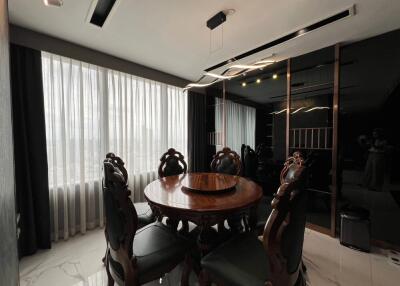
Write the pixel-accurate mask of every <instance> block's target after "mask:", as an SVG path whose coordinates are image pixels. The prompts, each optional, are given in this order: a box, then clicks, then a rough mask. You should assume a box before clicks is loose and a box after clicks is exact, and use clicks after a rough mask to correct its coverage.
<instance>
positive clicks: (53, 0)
mask: <svg viewBox="0 0 400 286" xmlns="http://www.w3.org/2000/svg"><path fill="white" fill-rule="evenodd" d="M43 3H44V5H46V6H53V7H61V6H62V5H63V4H64V3H63V0H43Z"/></svg>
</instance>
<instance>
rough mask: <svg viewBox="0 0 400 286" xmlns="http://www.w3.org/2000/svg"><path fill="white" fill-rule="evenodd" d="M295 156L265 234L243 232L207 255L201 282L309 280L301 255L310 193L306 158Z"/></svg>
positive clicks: (262, 285)
mask: <svg viewBox="0 0 400 286" xmlns="http://www.w3.org/2000/svg"><path fill="white" fill-rule="evenodd" d="M296 156H297V155H296ZM296 156H295V157H291V158H289V159H288V161H287V162H286V164H285V168H284V172H282V184H281V186H280V187H279V188H278V191H277V192H276V194H275V196H274V199H273V201H272V203H271V204H272V212H271V214H270V216H269V218H268V221H267V223H266V225H265V229H264V233H263V236H262V237H260V238H258V237H257V236H256V235H255V234H254V233H251V232H247V233H241V234H239V235H237V236H235V237H233V238H232V239H231V240H229V241H227V242H226V243H224V244H222V245H221V246H220V247H218V248H217V249H215V250H214V251H212V252H211V253H209V254H208V255H206V256H205V257H204V258H203V259H202V261H201V265H202V272H201V275H200V285H203V286H204V285H211V284H210V283H211V281H212V282H215V283H217V285H236V286H239V285H243V286H245V285H246V286H247V285H252V286H266V285H271V286H272V285H273V286H293V285H296V286H300V285H301V286H304V285H305V280H304V277H303V272H302V268H301V265H302V264H301V261H302V260H301V258H302V249H303V240H304V230H305V222H306V206H307V193H306V191H305V190H304V187H303V180H304V177H305V176H304V173H305V172H304V171H305V167H304V166H303V160H302V158H301V157H296Z"/></svg>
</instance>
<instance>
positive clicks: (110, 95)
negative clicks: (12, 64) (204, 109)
mask: <svg viewBox="0 0 400 286" xmlns="http://www.w3.org/2000/svg"><path fill="white" fill-rule="evenodd" d="M42 70H43V90H44V99H45V119H46V141H47V152H48V155H47V156H48V166H49V184H50V207H51V214H52V217H51V224H52V235H53V239H54V240H58V239H60V238H64V239H67V238H68V237H69V236H71V235H74V234H75V233H76V232H81V233H85V232H86V230H87V229H90V228H94V227H97V226H103V223H104V222H103V216H104V215H103V198H102V191H101V178H102V160H103V159H104V157H105V154H106V153H107V152H113V153H115V154H117V155H118V156H120V157H121V158H123V160H124V161H125V162H126V167H127V170H128V173H129V177H130V178H129V179H130V182H129V183H130V187H131V190H132V191H133V197H132V199H133V200H134V201H143V200H144V197H143V189H144V187H145V186H146V185H147V183H149V182H150V181H151V180H153V179H155V177H156V170H157V168H158V164H159V158H160V157H161V155H162V153H164V152H165V151H166V150H167V149H168V148H170V147H173V148H175V149H177V150H179V151H181V152H182V153H183V154H184V155H186V154H187V95H186V93H184V92H183V90H182V89H180V88H177V87H173V86H169V85H166V84H162V83H159V82H154V81H150V80H146V79H143V78H139V77H135V76H132V75H129V74H124V73H120V72H116V71H112V70H108V69H105V68H101V67H98V66H95V65H90V64H87V63H83V62H79V61H75V60H71V59H68V58H64V57H60V56H57V55H53V54H49V53H45V52H43V53H42Z"/></svg>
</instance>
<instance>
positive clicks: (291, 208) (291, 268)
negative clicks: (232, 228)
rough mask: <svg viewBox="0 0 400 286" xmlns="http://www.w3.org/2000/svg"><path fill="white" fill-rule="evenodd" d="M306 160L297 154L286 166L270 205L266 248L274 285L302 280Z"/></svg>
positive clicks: (264, 237) (289, 283)
mask: <svg viewBox="0 0 400 286" xmlns="http://www.w3.org/2000/svg"><path fill="white" fill-rule="evenodd" d="M305 172H306V168H305V166H304V160H303V157H302V156H301V154H300V153H299V152H295V153H294V154H293V156H292V157H290V158H288V159H287V160H286V162H285V165H284V168H283V170H282V172H281V186H280V187H279V188H278V191H277V192H276V194H275V195H274V199H273V200H272V202H271V206H272V212H271V214H270V216H269V218H268V221H267V223H266V225H265V229H264V234H263V244H264V248H265V249H266V251H267V253H268V256H269V257H270V263H271V264H270V271H271V273H272V279H273V285H278V286H279V285H282V286H283V285H284V286H288V285H294V284H295V283H296V280H297V279H298V277H299V271H300V266H301V257H302V249H303V240H304V230H305V221H306V207H307V193H306V191H305V186H304V182H305Z"/></svg>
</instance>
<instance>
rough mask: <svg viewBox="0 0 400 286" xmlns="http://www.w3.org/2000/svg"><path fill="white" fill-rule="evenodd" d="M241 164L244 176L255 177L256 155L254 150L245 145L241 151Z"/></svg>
mask: <svg viewBox="0 0 400 286" xmlns="http://www.w3.org/2000/svg"><path fill="white" fill-rule="evenodd" d="M243 153H244V154H243V157H242V159H243V165H244V172H243V175H244V177H246V178H251V179H256V171H257V155H256V152H254V150H253V149H252V148H251V147H250V146H246V148H245V149H244V152H243Z"/></svg>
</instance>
